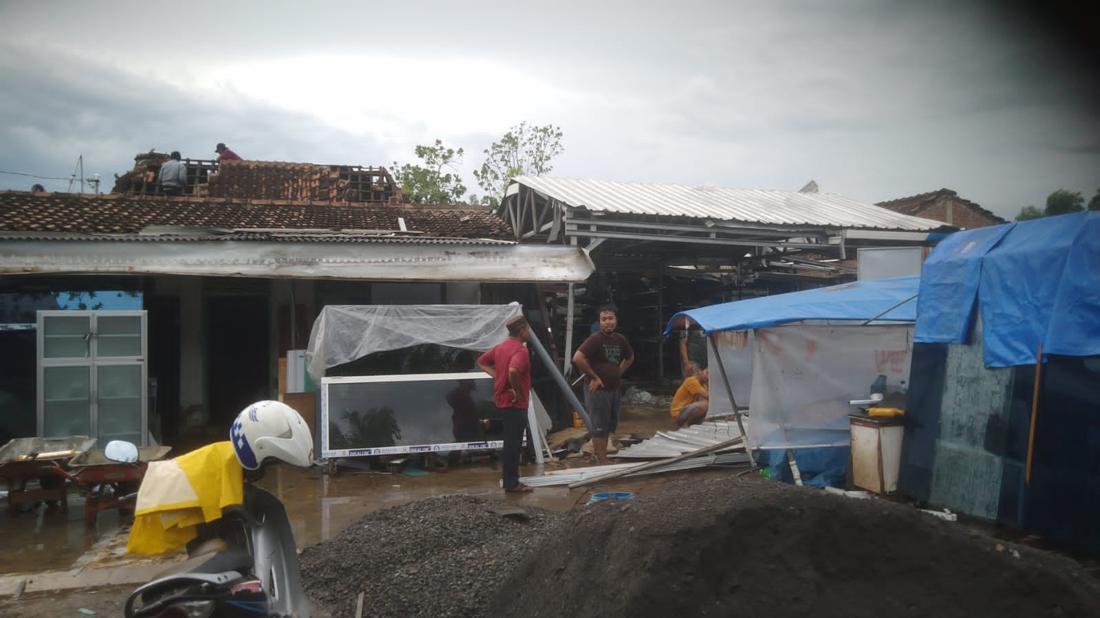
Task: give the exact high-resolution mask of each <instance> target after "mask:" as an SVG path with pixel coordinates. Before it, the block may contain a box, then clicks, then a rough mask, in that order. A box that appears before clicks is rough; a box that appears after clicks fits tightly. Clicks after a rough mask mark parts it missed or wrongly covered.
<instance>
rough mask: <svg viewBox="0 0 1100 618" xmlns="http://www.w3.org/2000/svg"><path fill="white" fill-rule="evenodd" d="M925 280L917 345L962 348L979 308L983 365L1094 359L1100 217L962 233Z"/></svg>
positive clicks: (932, 263)
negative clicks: (1052, 358) (1039, 359)
mask: <svg viewBox="0 0 1100 618" xmlns="http://www.w3.org/2000/svg"><path fill="white" fill-rule="evenodd" d="M923 274H924V276H923V278H922V281H921V284H920V300H919V303H918V307H917V327H916V334H915V336H914V341H915V342H916V343H965V342H966V340H967V334H968V333H969V331H970V328H971V325H972V322H973V316H974V307H975V303H977V306H978V310H979V311H980V312H981V313H980V315H981V319H982V340H983V344H984V359H983V360H984V362H985V364H986V366H988V367H1011V366H1014V365H1031V364H1034V363H1035V362H1036V360H1037V359H1036V355H1037V352H1038V348H1039V344H1042V349H1043V354H1044V355H1046V354H1058V355H1065V356H1091V355H1096V354H1100V212H1081V213H1075V214H1069V215H1061V216H1057V217H1046V218H1043V219H1036V220H1033V221H1024V222H1020V223H1007V224H1004V225H998V226H992V227H987V228H980V229H976V230H971V231H965V232H958V233H956V234H953V235H951V236H949V237H948V238H947V239H945V240H944V241H943V242H941V243H940V244H939V245H938V246H937V247H936V249H935V250H934V251H933V252H932V254H931V255H930V256H929V257H928V260H926V261H925V263H924V272H923Z"/></svg>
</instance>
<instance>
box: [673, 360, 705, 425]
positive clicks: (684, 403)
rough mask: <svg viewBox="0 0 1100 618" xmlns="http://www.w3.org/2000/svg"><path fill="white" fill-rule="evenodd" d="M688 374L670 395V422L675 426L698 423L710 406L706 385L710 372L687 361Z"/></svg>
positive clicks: (701, 420)
mask: <svg viewBox="0 0 1100 618" xmlns="http://www.w3.org/2000/svg"><path fill="white" fill-rule="evenodd" d="M688 364H689V365H690V367H689V370H690V374H689V375H688V376H687V377H686V378H684V382H683V383H682V384H680V388H678V389H676V394H675V395H673V396H672V407H671V408H670V409H669V411H670V412H671V413H672V422H674V423H675V424H676V427H677V428H680V427H687V426H688V425H698V424H699V423H702V422H703V419H705V418H706V417H707V410H708V408H709V406H710V392H709V390H708V388H707V387H708V385H709V382H710V373H709V372H708V371H707V370H706V369H700V368H699V364H698V363H696V362H694V361H689V362H688Z"/></svg>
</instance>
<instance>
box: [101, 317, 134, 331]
mask: <svg viewBox="0 0 1100 618" xmlns="http://www.w3.org/2000/svg"><path fill="white" fill-rule="evenodd" d="M96 332H98V333H99V334H100V335H141V317H140V316H136V315H127V316H117V315H115V316H104V315H101V316H99V318H98V319H97V320H96Z"/></svg>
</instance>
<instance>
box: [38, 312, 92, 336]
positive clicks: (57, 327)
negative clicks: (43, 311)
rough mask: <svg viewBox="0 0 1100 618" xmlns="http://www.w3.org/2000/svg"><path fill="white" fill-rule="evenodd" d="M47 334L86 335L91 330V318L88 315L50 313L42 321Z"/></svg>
mask: <svg viewBox="0 0 1100 618" xmlns="http://www.w3.org/2000/svg"><path fill="white" fill-rule="evenodd" d="M42 322H43V328H44V329H45V331H46V334H47V335H81V336H83V335H85V334H86V333H87V332H88V331H89V330H91V318H89V317H88V316H86V315H48V316H46V318H45V319H44V320H43V321H42Z"/></svg>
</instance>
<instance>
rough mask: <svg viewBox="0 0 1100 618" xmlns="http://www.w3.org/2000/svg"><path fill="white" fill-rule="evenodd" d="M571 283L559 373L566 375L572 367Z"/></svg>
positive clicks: (572, 295) (572, 307)
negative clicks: (563, 351) (563, 353)
mask: <svg viewBox="0 0 1100 618" xmlns="http://www.w3.org/2000/svg"><path fill="white" fill-rule="evenodd" d="M573 297H574V293H573V284H572V283H570V284H569V301H568V303H569V304H568V305H567V309H566V311H565V346H564V347H565V356H563V357H562V361H561V373H562V375H565V376H568V375H569V374H570V373H572V369H573V363H572V359H573V309H574V305H573Z"/></svg>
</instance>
